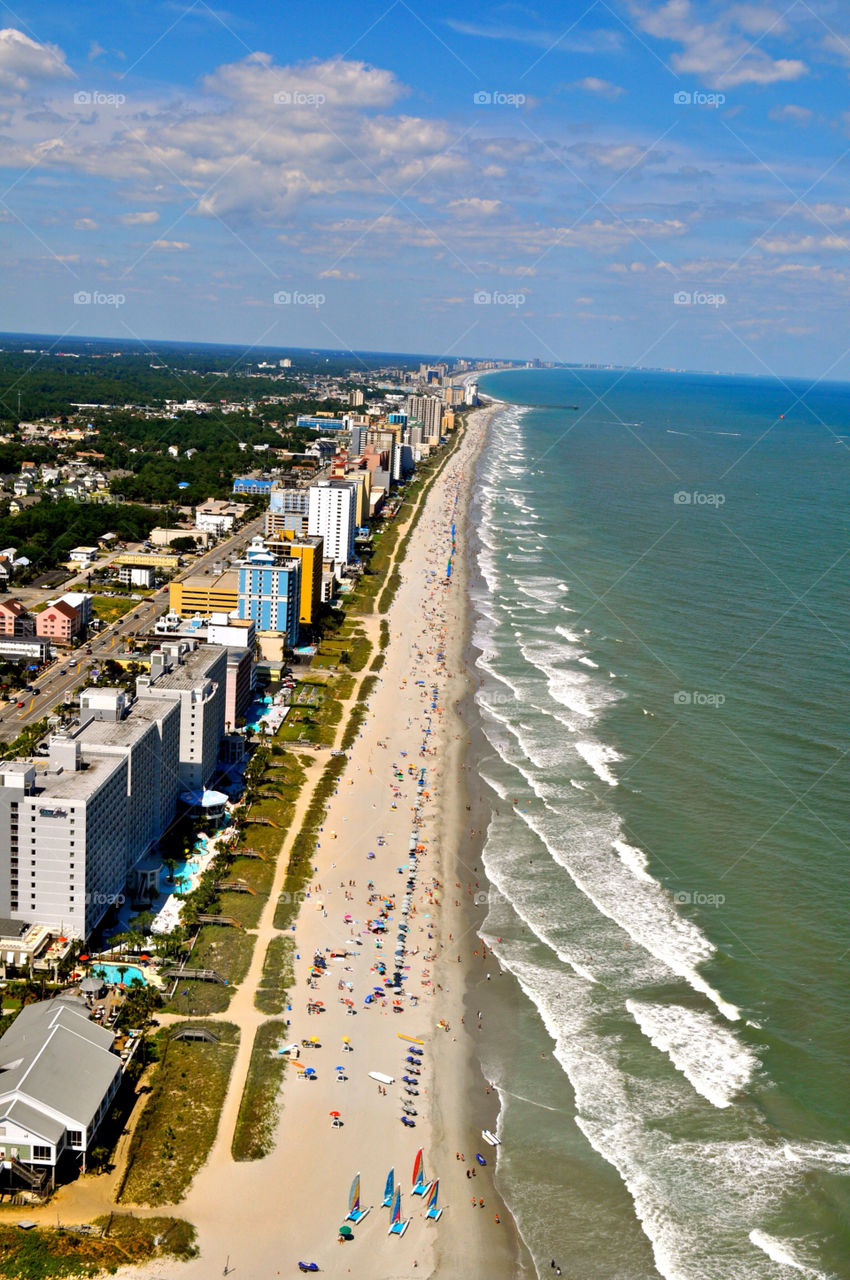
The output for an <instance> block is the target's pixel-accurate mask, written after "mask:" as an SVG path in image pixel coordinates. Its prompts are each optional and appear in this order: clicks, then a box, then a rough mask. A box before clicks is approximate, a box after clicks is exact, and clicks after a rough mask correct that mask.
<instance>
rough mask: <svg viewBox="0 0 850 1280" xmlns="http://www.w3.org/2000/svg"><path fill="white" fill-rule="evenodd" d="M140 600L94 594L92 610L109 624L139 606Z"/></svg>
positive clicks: (102, 620) (97, 616)
mask: <svg viewBox="0 0 850 1280" xmlns="http://www.w3.org/2000/svg"><path fill="white" fill-rule="evenodd" d="M139 604H140V601H138V600H122V599H121V598H120V597H119V596H93V597H92V612H93V613H94V616H95V617H96V618H99V619H100V621H101V622H103V623H105V624H106V625H107V626H108V625H109V624H110V623H111V622H117V620H118V619H119V618H123V617H124V615H125V614H127V613H132V611H133V610H134V609H136V608H137V607H138V605H139Z"/></svg>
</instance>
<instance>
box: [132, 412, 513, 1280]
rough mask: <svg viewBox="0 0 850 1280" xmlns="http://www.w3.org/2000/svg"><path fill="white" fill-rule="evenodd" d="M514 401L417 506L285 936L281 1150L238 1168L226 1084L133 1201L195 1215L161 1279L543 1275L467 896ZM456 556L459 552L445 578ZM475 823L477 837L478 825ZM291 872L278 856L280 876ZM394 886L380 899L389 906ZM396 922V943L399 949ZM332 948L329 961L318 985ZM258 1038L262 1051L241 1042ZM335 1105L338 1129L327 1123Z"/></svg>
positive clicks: (482, 419) (471, 422)
mask: <svg viewBox="0 0 850 1280" xmlns="http://www.w3.org/2000/svg"><path fill="white" fill-rule="evenodd" d="M497 408H498V405H497V404H495V403H492V402H490V403H488V404H487V405H486V406H485V407H482V408H480V409H478V410H475V411H473V413H471V414H470V415H469V418H468V421H467V426H466V428H465V429H464V433H463V436H462V437H461V439H460V440H459V441H458V443H457V446H456V448H455V449H454V450H453V451H452V453H451V454H450V455H449V457H448V458H447V459H446V463H445V465H444V467H443V470H442V474H441V477H440V479H439V480H438V482H437V483H436V484H435V485H433V486H432V487H431V489H430V490H429V491H428V493H427V497H426V498H425V500H424V502H423V504H422V505H421V507H420V508H419V510H418V515H417V520H416V524H415V527H414V529H413V531H412V534H411V537H410V540H409V545H408V546H407V548H406V552H405V556H404V560H403V561H402V562H400V564H399V566H398V567H399V570H400V582H399V586H398V590H397V591H396V594H395V597H394V599H393V601H392V603H391V605H390V607H389V609H388V611H387V613H386V615H385V617H386V619H387V622H388V624H389V633H390V639H389V644H388V645H387V647H386V649H385V651H384V663H383V666H382V667H381V669H380V673H379V675H378V678H377V682H376V684H375V685H374V687H373V688H372V691H371V693H370V695H369V697H368V699H367V701H366V703H365V707H366V714H365V717H364V720H363V723H362V725H361V727H360V730H359V733H358V736H357V738H356V740H355V742H354V745H353V746H352V747H351V748H350V750H349V751H348V753H347V760H346V762H345V768H344V770H343V772H342V774H341V775H340V777H339V779H338V781H337V785H336V788H335V791H334V794H333V795H332V796H331V798H330V800H329V801H328V803H327V806H326V819H325V821H324V823H323V824H322V827H321V829H320V834H319V838H318V842H317V847H316V849H315V851H314V853H313V855H312V864H313V875H312V877H311V883H310V884H309V885H308V886H307V889H306V892H305V895H304V899H303V901H302V903H301V907H300V910H299V913H298V917H297V920H296V922H295V924H294V925H293V926H292V928H291V930H289V931H287V934H286V935H282V934H280V933H279V931H278V936H290V937H293V938H294V942H295V955H296V961H295V978H294V981H293V983H292V985H291V987H290V990H289V993H288V1008H287V1012H286V1015H285V1016H286V1018H287V1021H288V1022H290V1023H291V1025H289V1026H287V1030H286V1036H285V1042H286V1043H292V1042H295V1043H297V1044H299V1045H300V1044H301V1042H302V1040H303V1039H304V1038H305V1037H306V1038H309V1036H310V1035H311V1034H315V1035H317V1036H318V1038H319V1039H320V1041H321V1047H316V1048H309V1047H308V1048H301V1049H300V1062H299V1063H296V1062H290V1064H289V1065H288V1066H287V1070H286V1072H285V1075H284V1080H283V1085H282V1088H281V1091H280V1093H279V1095H278V1117H277V1123H276V1129H275V1141H274V1146H273V1149H272V1151H271V1152H270V1154H269V1155H267V1156H266V1157H264V1158H262V1159H260V1160H257V1161H251V1162H245V1163H234V1161H233V1160H232V1158H231V1155H230V1137H231V1132H230V1127H229V1126H230V1125H231V1122H232V1120H233V1118H234V1116H235V1108H238V1105H239V1102H240V1098H238V1097H236V1096H235V1095H234V1096H233V1097H231V1096H230V1095H228V1106H227V1107H226V1109H225V1112H223V1113H222V1123H221V1124H220V1128H219V1133H218V1137H217V1139H216V1142H215V1143H214V1145H213V1148H212V1151H211V1153H210V1156H209V1158H208V1160H207V1161H206V1163H205V1164H204V1166H203V1167H202V1168H201V1169H200V1170H199V1171H198V1173H197V1174H196V1176H195V1178H194V1181H193V1183H192V1184H191V1186H190V1187H189V1189H188V1191H187V1193H186V1195H185V1196H184V1198H183V1200H182V1201H181V1202H179V1203H178V1204H175V1205H169V1206H163V1207H160V1208H158V1209H156V1210H150V1209H147V1208H145V1207H143V1206H132V1205H129V1204H127V1205H125V1206H124V1205H122V1206H120V1210H121V1211H126V1212H130V1213H137V1214H139V1215H140V1216H149V1215H150V1214H151V1213H160V1214H161V1213H163V1212H172V1213H174V1214H176V1215H179V1216H180V1217H184V1218H186V1219H188V1220H189V1221H190V1222H191V1223H192V1224H193V1226H195V1228H196V1230H197V1243H198V1246H199V1256H198V1257H197V1258H196V1259H193V1260H190V1261H187V1262H176V1261H172V1260H168V1259H157V1260H156V1262H155V1263H151V1264H148V1265H153V1266H154V1267H155V1274H156V1277H157V1280H184V1278H185V1280H190V1278H191V1280H207V1277H208V1276H209V1275H210V1274H212V1273H213V1272H214V1271H217V1270H218V1269H220V1268H221V1267H222V1266H228V1265H231V1264H232V1266H231V1269H236V1268H238V1270H239V1271H240V1272H241V1274H242V1276H243V1278H244V1280H266V1278H267V1277H270V1276H275V1275H280V1274H284V1273H285V1269H286V1268H289V1267H294V1266H295V1263H296V1262H297V1260H298V1259H305V1260H310V1261H312V1260H315V1261H317V1262H318V1264H319V1266H320V1267H321V1268H322V1270H324V1271H331V1272H337V1273H339V1272H340V1270H341V1268H342V1269H343V1270H344V1274H346V1275H350V1276H352V1277H353V1280H357V1277H361V1278H362V1280H372V1277H373V1276H374V1275H376V1274H380V1275H386V1276H393V1277H395V1276H411V1275H413V1274H417V1275H422V1276H423V1277H424V1276H440V1277H446V1278H448V1277H452V1278H454V1277H455V1276H456V1275H458V1274H462V1273H463V1272H464V1271H469V1272H471V1273H473V1274H479V1273H480V1274H483V1273H486V1274H487V1275H488V1276H490V1277H491V1278H492V1280H513V1278H514V1277H522V1278H524V1280H531V1278H532V1277H534V1276H535V1271H534V1267H533V1264H531V1261H530V1255H529V1254H528V1252H527V1250H526V1248H525V1246H524V1244H523V1242H522V1239H521V1237H520V1235H519V1232H518V1231H517V1229H516V1226H515V1223H514V1220H513V1218H512V1216H511V1215H510V1213H509V1211H508V1210H507V1207H506V1205H505V1204H504V1202H503V1200H502V1197H501V1195H500V1193H499V1187H498V1181H499V1180H498V1175H497V1170H496V1165H497V1157H498V1154H499V1151H498V1149H494V1148H491V1147H489V1146H487V1145H486V1144H485V1143H484V1141H483V1139H482V1138H481V1136H480V1135H481V1130H482V1129H483V1128H485V1127H486V1128H490V1129H494V1130H495V1129H496V1127H497V1125H498V1123H499V1120H498V1116H499V1096H498V1093H497V1091H496V1089H495V1088H490V1086H489V1084H488V1082H487V1080H486V1078H485V1075H484V1072H483V1067H482V1060H481V1056H480V1053H479V1044H478V1043H477V1042H476V1038H477V1034H478V1033H477V1029H476V1027H475V1021H474V1017H473V1016H472V1015H473V1012H474V1003H475V1001H476V998H477V997H476V994H475V992H476V988H477V986H478V984H480V983H481V982H482V980H483V979H482V974H481V972H480V971H479V965H478V964H476V963H475V961H476V953H478V958H479V960H480V958H481V957H480V952H481V949H482V943H481V940H480V937H479V929H480V927H481V925H482V923H483V919H484V917H485V915H486V902H485V905H484V906H482V905H481V903H480V902H477V901H473V900H472V899H473V898H475V896H476V895H475V894H472V895H471V897H470V901H469V902H467V901H465V900H464V899H465V896H466V895H465V892H464V890H465V888H466V882H467V880H468V878H469V876H470V874H471V871H470V868H471V867H476V868H477V871H476V873H475V874H476V875H477V876H478V877H479V878H480V879H481V881H482V891H483V888H484V887H486V879H485V878H484V877H483V874H482V872H481V869H480V868H481V849H482V847H483V840H484V835H485V827H486V812H485V808H486V807H485V808H481V807H480V806H479V802H478V792H477V791H473V789H472V788H471V787H470V786H469V785H468V774H469V768H468V760H467V757H468V755H469V754H470V752H471V747H470V728H469V723H470V717H471V715H472V713H473V712H474V690H473V678H474V671H473V669H472V667H471V665H470V660H469V652H470V644H471V626H472V615H471V609H470V600H469V587H470V582H471V580H472V575H473V573H474V565H473V564H472V562H471V559H470V548H471V541H470V513H471V511H472V508H473V503H474V496H475V488H474V486H475V478H476V475H477V471H478V464H479V461H480V457H481V453H482V450H483V449H484V447H485V445H486V441H487V439H488V435H489V428H490V423H491V420H492V418H493V416H494V413H495V411H496V409H497ZM452 523H454V525H455V545H454V548H452V546H451V534H450V526H451V524H452ZM446 548H448V554H449V555H451V556H452V557H453V559H452V575H451V580H450V582H449V584H448V585H446V584H445V576H446ZM376 618H377V615H376ZM405 721H406V723H405ZM426 725H427V728H426ZM432 725H433V734H432V732H431V729H432ZM423 735H424V736H423ZM430 744H433V746H432V745H430ZM422 770H424V772H422V773H420V771H422ZM458 784H460V785H458ZM310 794H312V791H311V793H310ZM302 801H303V802H304V803H306V802H308V801H309V795H305V796H302ZM467 806H469V808H468V811H467ZM411 811H413V812H412V813H411ZM471 825H472V826H474V829H475V834H474V836H472V835H470V834H468V832H469V828H470V826H471ZM411 827H413V828H414V829H415V830H416V831H417V832H418V840H419V842H420V854H419V856H418V858H417V859H416V860H415V863H413V864H412V865H414V866H415V867H416V872H417V874H416V877H415V884H414V883H413V882H411V885H410V886H409V887H408V896H407V897H406V898H405V903H406V904H407V905H406V906H405V905H404V904H403V903H401V902H400V901H399V900H400V899H401V895H402V894H403V893H404V892H405V880H404V879H403V878H402V876H401V875H400V874H399V873H403V872H404V864H405V862H406V860H407V859H408V857H409V854H408V844H409V838H410V832H411ZM379 836H380V839H379V838H378V837H379ZM285 873H286V867H285V866H284V865H283V863H282V862H281V863H280V864H279V865H278V868H277V871H276V875H275V885H276V886H278V887H280V886H281V885H282V883H283V880H284V877H285ZM367 877H368V884H366V883H365V882H366V880H367ZM373 885H374V889H372V886H373ZM459 886H463V888H460V887H459ZM370 890H371V892H370ZM376 894H380V895H381V896H382V901H381V902H375V901H374V899H375V897H376ZM388 902H391V903H392V907H391V908H388V914H389V919H388V920H387V926H388V931H387V933H386V935H384V936H383V937H381V936H380V935H378V936H377V938H376V937H375V936H374V935H373V934H372V933H370V932H369V931H368V929H367V928H366V927H365V926H366V920H367V917H368V916H375V915H377V912H378V907H379V905H384V904H385V903H388ZM396 921H398V923H396ZM403 922H404V923H403ZM402 928H403V929H404V932H401V929H402ZM396 929H399V930H400V931H399V934H398V939H399V940H398V942H396V941H394V940H393V941H390V939H393V938H394V935H395V931H396ZM402 938H404V942H403V943H402ZM401 946H403V947H404V948H405V952H406V954H405V955H404V956H403V957H401V952H400V951H398V950H396V962H395V967H396V968H399V969H400V968H401V967H402V966H404V977H403V990H404V996H403V998H402V999H401V1000H399V1001H398V1004H399V1006H400V1007H399V1010H398V1011H396V1010H394V1009H393V1007H392V1000H393V998H394V997H396V995H397V994H399V993H397V992H396V991H395V990H394V989H393V988H392V987H390V988H389V989H388V990H387V991H386V996H387V997H388V998H387V999H386V1000H384V999H381V1000H380V1001H379V1002H378V1003H375V1002H374V1000H373V1002H372V1003H371V1004H370V1003H369V1002H368V1001H367V1002H366V1003H364V999H363V997H364V993H365V992H366V991H370V990H371V989H372V984H375V983H377V984H382V983H383V982H384V981H385V979H384V978H383V976H380V977H379V976H378V973H377V970H376V965H380V964H382V963H386V965H387V973H389V972H391V969H392V967H393V966H392V965H391V964H390V960H389V956H390V954H391V953H392V951H393V950H394V949H396V948H398V947H401ZM314 953H316V954H318V953H321V954H322V955H323V956H324V957H325V966H324V970H323V972H322V971H320V973H319V975H318V976H317V975H316V971H315V969H314V968H313V963H312V961H311V957H312V956H313V955H314ZM334 953H335V954H336V955H338V956H339V959H336V958H335V954H334ZM458 953H462V963H461V964H460V965H458V964H457V962H456V959H455V957H456V955H457V954H458ZM399 957H401V958H399ZM255 960H256V957H255ZM253 967H254V968H256V964H254V966H253ZM494 985H498V984H494ZM348 987H350V988H351V990H350V996H349V991H348V990H347V989H346V988H348ZM495 994H496V993H495V991H493V992H487V995H488V996H494V995H495ZM245 999H247V1000H248V1001H249V1002H250V1001H253V989H252V990H250V991H248V990H246V991H245V992H244V993H243V1004H244V1003H245ZM316 1000H319V1001H320V1002H321V1003H322V1016H321V1017H319V1016H315V1015H313V1016H307V1015H308V1013H309V1010H308V1008H307V1006H308V1004H311V1003H312V1002H314V1001H316ZM482 1003H483V1000H482ZM349 1005H350V1007H349ZM396 1012H397V1015H398V1016H394V1014H395V1013H396ZM352 1014H353V1015H354V1016H350V1015H352ZM244 1020H245V1030H246V1032H248V1031H249V1029H251V1028H253V1027H255V1026H259V1025H260V1024H262V1023H263V1022H266V1021H268V1020H273V1019H267V1018H265V1017H263V1015H261V1014H260V1013H259V1012H251V1013H250V1014H247V1013H246V1015H245V1017H244ZM400 1037H406V1038H407V1039H403V1038H400ZM411 1037H413V1038H416V1039H419V1040H420V1041H421V1043H422V1048H423V1054H422V1058H421V1064H422V1075H421V1077H420V1079H418V1080H416V1081H415V1082H414V1084H415V1086H417V1087H418V1090H419V1092H418V1094H417V1095H415V1096H413V1097H412V1098H411V1097H410V1095H409V1094H407V1095H406V1094H404V1093H402V1088H403V1086H402V1084H401V1080H400V1077H401V1076H402V1074H409V1072H410V1068H409V1067H408V1066H406V1065H405V1063H404V1057H405V1049H406V1046H407V1045H408V1044H409V1038H411ZM346 1038H348V1040H349V1041H350V1048H351V1050H352V1052H349V1053H346V1052H345V1048H346V1047H348V1046H346V1045H345V1044H344V1041H345V1039H346ZM250 1047H251V1046H250V1044H248V1043H247V1042H246V1045H245V1046H244V1047H243V1049H244V1052H249V1051H250ZM299 1066H300V1067H301V1068H304V1067H307V1066H310V1067H312V1068H313V1069H314V1070H315V1072H316V1075H315V1078H314V1079H313V1080H312V1081H310V1080H309V1079H307V1078H305V1077H304V1075H303V1074H302V1072H300V1071H299V1070H298V1067H299ZM373 1071H379V1072H382V1073H386V1074H387V1075H389V1076H392V1077H395V1083H394V1084H393V1085H391V1086H390V1085H388V1086H386V1087H385V1088H384V1087H383V1086H380V1085H379V1084H377V1083H376V1081H375V1079H374V1078H370V1074H369V1073H370V1072H373ZM334 1072H336V1074H334ZM231 1092H232V1088H231ZM401 1102H405V1103H407V1105H408V1106H414V1107H415V1112H414V1114H415V1122H414V1123H415V1127H411V1128H410V1129H405V1128H403V1127H402V1126H401V1124H400V1123H399V1121H400V1114H401V1108H400V1105H399V1104H400V1103H401ZM335 1111H339V1112H340V1116H341V1126H340V1127H337V1125H336V1122H333V1123H332V1121H331V1119H330V1118H329V1113H330V1115H332V1114H333V1112H335ZM416 1112H418V1113H419V1114H416ZM231 1113H233V1114H231ZM420 1147H421V1148H423V1149H424V1160H425V1176H426V1180H430V1179H432V1178H434V1177H437V1178H439V1180H440V1187H439V1206H440V1208H441V1209H443V1215H442V1220H441V1221H439V1222H438V1223H432V1222H425V1221H424V1211H425V1200H424V1198H419V1197H414V1196H413V1195H411V1182H410V1178H411V1170H412V1167H413V1157H414V1155H415V1153H416V1151H417V1149H418V1148H420ZM456 1152H458V1153H460V1152H463V1153H464V1155H465V1160H462V1161H461V1160H460V1159H458V1158H456V1155H455V1153H456ZM476 1152H480V1153H481V1154H482V1155H483V1156H484V1158H485V1160H486V1164H485V1166H484V1167H481V1166H480V1165H477V1164H476V1162H475V1153H476ZM390 1165H392V1166H393V1167H394V1168H395V1175H396V1185H397V1186H400V1188H401V1192H402V1205H401V1208H402V1216H403V1218H405V1219H407V1218H409V1219H410V1227H409V1230H408V1231H407V1232H406V1233H405V1234H404V1236H403V1237H402V1238H398V1237H389V1236H388V1232H387V1225H388V1211H387V1210H386V1209H383V1208H382V1207H381V1200H382V1193H383V1190H384V1179H385V1177H386V1172H387V1168H388V1167H389V1166H390ZM473 1169H475V1173H476V1176H475V1178H474V1180H473V1178H472V1176H471V1173H472V1170H473ZM356 1173H359V1174H360V1176H361V1179H362V1182H361V1186H362V1205H363V1207H365V1208H367V1209H369V1210H370V1212H369V1213H368V1216H367V1217H365V1219H364V1220H363V1221H362V1223H360V1224H357V1225H356V1226H355V1227H354V1233H355V1237H356V1238H355V1239H354V1240H353V1241H352V1242H351V1243H349V1244H346V1245H345V1246H341V1245H339V1244H338V1243H337V1228H338V1226H339V1224H341V1223H343V1222H344V1220H345V1215H346V1210H347V1202H348V1192H349V1186H350V1184H351V1181H352V1178H353V1176H354V1174H356ZM473 1191H474V1192H475V1195H476V1198H477V1199H478V1200H481V1201H482V1202H483V1204H484V1208H483V1211H482V1208H481V1207H480V1206H479V1205H478V1204H476V1205H475V1211H474V1212H473V1211H472V1207H471V1205H470V1201H471V1199H472V1192H473ZM340 1250H341V1252H340ZM118 1274H119V1276H121V1277H122V1278H124V1280H139V1276H140V1272H139V1270H138V1268H137V1267H135V1266H128V1267H126V1268H122V1269H121V1270H120V1272H119V1273H118Z"/></svg>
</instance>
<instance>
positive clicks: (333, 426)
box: [295, 413, 345, 431]
mask: <svg viewBox="0 0 850 1280" xmlns="http://www.w3.org/2000/svg"><path fill="white" fill-rule="evenodd" d="M295 425H296V426H298V427H310V428H311V429H312V430H313V431H342V428H343V427H344V426H345V423H344V422H343V421H342V419H341V418H311V417H309V416H308V415H307V414H306V413H302V414H301V415H300V416H299V417H298V418H296V420H295Z"/></svg>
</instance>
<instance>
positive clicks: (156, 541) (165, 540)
mask: <svg viewBox="0 0 850 1280" xmlns="http://www.w3.org/2000/svg"><path fill="white" fill-rule="evenodd" d="M211 536H212V535H211V534H210V531H209V530H208V529H198V528H197V527H196V526H195V525H190V526H189V527H188V528H186V527H183V528H181V527H180V525H177V526H176V527H175V526H174V525H172V526H171V528H170V529H163V528H162V527H161V526H157V528H156V529H151V531H150V537H149V539H148V541H149V542H152V543H153V545H154V546H155V547H168V546H170V545H171V543H172V542H174V540H175V539H176V538H194V539H195V542H196V543H197V544H198V546H199V547H208V546H209V544H210V539H211Z"/></svg>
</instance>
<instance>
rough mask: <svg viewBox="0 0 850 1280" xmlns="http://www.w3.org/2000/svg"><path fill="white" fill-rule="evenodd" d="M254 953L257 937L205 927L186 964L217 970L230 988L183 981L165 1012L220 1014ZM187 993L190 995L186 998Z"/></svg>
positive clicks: (225, 928)
mask: <svg viewBox="0 0 850 1280" xmlns="http://www.w3.org/2000/svg"><path fill="white" fill-rule="evenodd" d="M253 950H254V934H253V933H246V932H245V930H244V929H235V928H233V927H232V926H230V925H220V924H205V925H203V926H202V927H201V930H200V932H199V934H198V940H197V942H196V943H195V945H194V947H193V948H192V954H191V956H190V957H189V960H188V962H187V964H188V967H189V968H190V969H215V971H216V973H220V974H221V976H222V977H223V978H226V979H227V986H222V985H221V984H220V983H218V982H197V981H194V980H192V979H190V978H187V979H181V981H180V982H178V984H177V990H176V992H175V994H174V997H173V999H171V1000H169V1001H167V1002H166V1004H165V1006H164V1011H165V1012H166V1013H187V1014H206V1013H221V1012H222V1011H223V1010H224V1009H226V1008H227V1006H228V1005H229V1004H230V1000H231V997H232V995H233V992H234V989H235V988H236V987H238V986H239V983H240V982H242V981H243V980H244V978H245V974H246V973H247V972H248V966H249V965H250V963H251V955H252V953H253ZM184 991H188V993H189V994H188V995H184V994H183V993H184Z"/></svg>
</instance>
